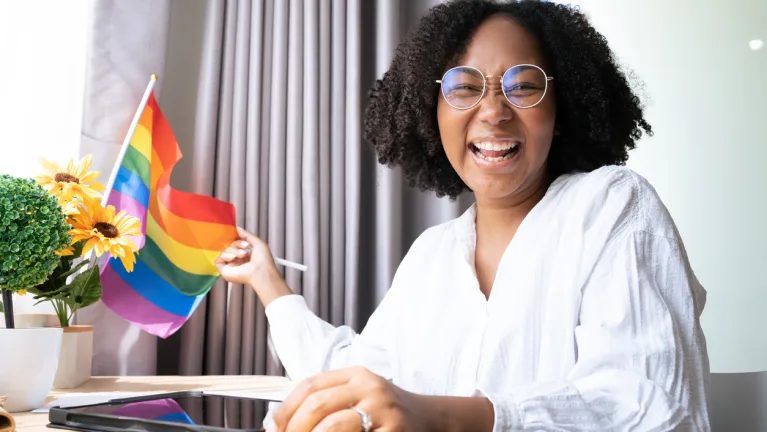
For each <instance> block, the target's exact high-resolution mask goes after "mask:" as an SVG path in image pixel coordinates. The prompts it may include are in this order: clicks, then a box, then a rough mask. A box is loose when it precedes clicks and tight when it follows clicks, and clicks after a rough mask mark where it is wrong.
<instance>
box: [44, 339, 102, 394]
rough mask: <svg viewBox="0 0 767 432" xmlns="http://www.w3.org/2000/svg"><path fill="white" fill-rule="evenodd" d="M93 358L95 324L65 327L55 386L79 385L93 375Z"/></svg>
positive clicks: (69, 386) (63, 387) (58, 387)
mask: <svg viewBox="0 0 767 432" xmlns="http://www.w3.org/2000/svg"><path fill="white" fill-rule="evenodd" d="M92 359H93V326H92V325H73V326H69V327H64V337H63V338H62V341H61V355H60V356H59V368H58V371H57V372H56V379H55V380H54V381H53V387H54V388H57V389H68V388H74V387H78V386H79V385H80V384H82V383H84V382H85V381H88V380H89V379H90V377H91V362H92Z"/></svg>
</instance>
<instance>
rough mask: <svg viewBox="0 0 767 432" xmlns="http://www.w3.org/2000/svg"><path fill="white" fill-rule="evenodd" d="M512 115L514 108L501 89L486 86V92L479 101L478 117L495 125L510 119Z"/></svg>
mask: <svg viewBox="0 0 767 432" xmlns="http://www.w3.org/2000/svg"><path fill="white" fill-rule="evenodd" d="M513 115H514V109H513V108H512V107H511V104H509V101H508V100H507V99H506V96H505V95H504V94H503V91H502V90H501V89H500V88H498V89H492V88H488V89H487V93H486V94H485V96H484V97H483V98H482V100H481V101H480V102H479V113H478V116H479V119H480V120H481V121H484V122H487V123H489V124H492V125H497V124H501V123H504V122H507V121H509V120H511V119H512V116H513Z"/></svg>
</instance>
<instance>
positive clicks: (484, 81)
mask: <svg viewBox="0 0 767 432" xmlns="http://www.w3.org/2000/svg"><path fill="white" fill-rule="evenodd" d="M520 66H530V67H533V68H536V69H538V70H539V71H541V73H542V74H543V76H544V77H546V82H545V85H544V87H543V94H542V95H541V98H540V99H539V100H538V102H536V103H534V104H532V105H530V106H519V105H517V104H515V103H514V102H512V101H511V99H509V96H507V95H506V91H504V90H503V76H504V75H506V72H508V71H510V70H511V69H514V68H515V67H520ZM464 68H465V69H473V70H475V71H477V72H478V73H479V75H480V76H481V77H482V94H481V95H480V96H479V98H478V99H477V101H476V102H474V103H473V104H471V105H470V106H467V107H465V108H463V107H457V106H455V105H453V104H451V103H450V101H449V100H448V99H447V96H445V91H444V90H445V87H444V86H442V81H443V80H444V79H445V76H446V75H447V74H449V73H450V72H451V71H453V70H455V69H464ZM489 78H493V75H485V74H483V73H482V71H481V70H479V69H477V68H475V67H474V66H455V67H452V68H450V69H448V70H447V71H445V73H444V74H442V79H438V80H435V81H434V82H436V83H437V84H439V87H440V90H439V93H440V94H441V95H442V98H443V99H445V102H447V104H448V105H450V107H452V108H454V109H457V110H467V109H472V108H474V107H475V106H477V105H478V104H479V103H480V102H481V101H482V98H483V97H485V93H486V92H487V80H488V79H489ZM553 79H554V77H553V76H548V75H546V71H544V70H543V68H542V67H540V66H538V65H534V64H530V63H521V64H518V65H514V66H511V67H509V68H508V69H506V70H505V71H503V74H501V76H500V77H498V81H499V82H500V83H501V91H503V97H505V98H506V100H507V101H508V102H509V103H510V104H512V105H513V106H515V107H517V108H519V109H528V108H533V107H534V106H536V105H538V104H539V103H541V101H543V98H545V97H546V92H547V91H548V89H549V81H552V80H553Z"/></svg>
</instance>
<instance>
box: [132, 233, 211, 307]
mask: <svg viewBox="0 0 767 432" xmlns="http://www.w3.org/2000/svg"><path fill="white" fill-rule="evenodd" d="M141 261H143V262H144V264H146V265H147V267H149V268H150V269H152V271H154V272H155V273H157V275H158V276H160V277H161V278H163V280H165V281H166V282H168V283H169V284H170V285H173V286H174V287H176V289H178V290H179V291H181V292H182V293H184V294H185V295H188V296H196V295H200V294H204V293H205V292H206V291H207V290H208V289H209V288H210V287H211V286H213V284H214V283H215V282H216V279H218V276H217V275H216V276H213V275H198V274H194V273H189V272H187V271H185V270H184V269H181V268H179V267H177V266H176V265H175V264H173V263H172V262H171V261H170V260H169V259H168V257H166V256H165V254H164V253H163V252H162V250H160V248H159V246H157V243H155V242H154V241H153V240H152V239H151V238H147V239H146V243H145V244H144V247H143V248H142V249H141Z"/></svg>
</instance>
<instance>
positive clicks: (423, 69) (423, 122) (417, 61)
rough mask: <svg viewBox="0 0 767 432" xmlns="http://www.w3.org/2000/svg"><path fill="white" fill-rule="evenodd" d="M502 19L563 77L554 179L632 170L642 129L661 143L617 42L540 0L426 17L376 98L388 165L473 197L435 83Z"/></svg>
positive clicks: (412, 179)
mask: <svg viewBox="0 0 767 432" xmlns="http://www.w3.org/2000/svg"><path fill="white" fill-rule="evenodd" d="M496 13H504V14H506V15H508V16H510V17H512V18H513V19H515V21H516V22H517V23H518V24H520V25H521V26H522V27H523V28H525V29H526V30H527V31H529V32H530V33H531V34H532V35H534V36H535V37H536V38H537V39H538V41H539V43H540V46H541V49H542V50H543V55H544V58H545V59H546V60H547V69H550V74H551V75H553V76H555V77H556V80H557V85H556V86H555V93H554V96H555V98H556V102H557V113H556V126H555V130H556V133H555V135H554V138H553V141H552V144H551V150H550V153H549V159H548V171H549V174H550V175H551V177H552V178H556V177H557V176H559V175H560V174H563V173H567V172H573V171H591V170H594V169H596V168H599V167H601V166H605V165H613V164H614V165H622V164H624V163H625V162H626V160H627V159H628V150H630V149H633V148H634V147H635V141H636V140H638V139H639V138H641V136H642V131H643V130H644V132H645V133H647V134H648V135H652V128H651V127H650V125H649V124H648V123H647V121H645V119H644V117H643V114H642V106H641V104H640V101H639V98H638V97H637V96H636V95H635V94H634V92H633V91H632V89H631V87H630V86H629V84H628V82H627V80H626V76H625V75H624V74H623V72H621V70H620V68H619V67H618V65H617V64H616V61H615V58H614V57H613V54H612V52H611V51H610V48H609V47H608V46H607V41H606V40H605V38H604V36H602V35H601V34H599V32H597V31H596V30H595V29H594V28H593V27H592V26H591V24H589V22H588V19H587V18H586V16H585V15H584V14H582V13H581V12H580V11H579V10H578V9H577V8H575V7H571V6H566V5H562V4H555V3H550V2H545V1H536V0H522V1H518V2H512V3H497V2H491V1H487V0H458V1H451V2H448V3H444V4H440V5H438V6H435V7H433V8H432V9H431V10H429V12H428V13H427V14H426V15H425V16H424V17H423V18H421V21H420V23H419V25H418V26H417V28H416V29H415V30H414V32H412V33H411V34H410V35H409V37H408V38H407V39H406V40H405V41H404V42H402V43H401V44H400V45H399V46H398V47H397V50H396V52H395V55H394V59H393V60H392V63H391V66H390V68H389V70H388V71H387V72H386V73H385V74H384V76H383V78H382V79H380V80H377V81H376V82H375V84H374V85H373V88H372V90H371V91H370V99H369V104H368V106H367V108H366V110H365V119H364V120H365V122H364V138H365V140H366V141H368V142H370V143H372V144H373V146H375V149H376V152H377V153H378V161H379V162H380V163H382V164H387V165H389V166H396V165H400V166H401V167H402V170H403V172H404V174H405V176H406V178H407V180H408V181H409V183H410V184H411V185H414V186H417V187H419V188H420V189H421V190H429V189H430V190H434V191H435V192H436V193H437V196H443V195H448V196H450V197H451V198H455V197H457V196H458V195H459V194H460V193H461V192H463V191H464V190H468V187H467V186H466V184H464V183H463V181H462V180H461V179H460V178H459V177H458V174H456V172H455V171H454V170H453V168H452V167H451V165H450V162H449V161H448V159H447V156H446V154H445V152H444V150H443V148H442V143H441V141H440V136H439V128H438V125H437V98H438V97H439V86H438V85H437V84H435V82H434V80H435V79H438V78H439V77H440V76H441V75H442V74H443V73H444V71H445V70H447V69H448V68H449V67H451V66H454V65H455V62H456V61H457V60H458V59H459V58H460V57H461V56H462V55H463V53H464V52H465V50H466V47H467V44H468V42H469V39H470V38H471V36H472V34H473V33H474V31H475V30H476V29H477V27H478V26H479V25H480V24H481V23H482V22H483V21H484V20H485V19H487V18H488V17H489V16H491V15H494V14H496ZM547 72H549V70H547Z"/></svg>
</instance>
